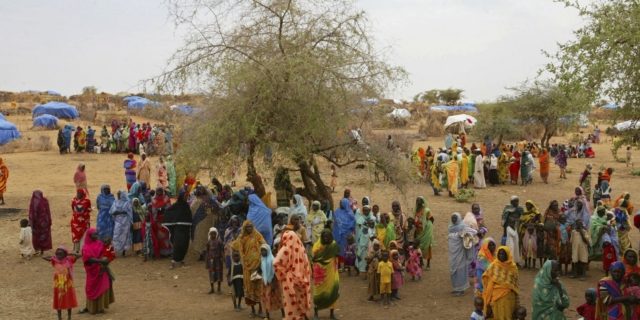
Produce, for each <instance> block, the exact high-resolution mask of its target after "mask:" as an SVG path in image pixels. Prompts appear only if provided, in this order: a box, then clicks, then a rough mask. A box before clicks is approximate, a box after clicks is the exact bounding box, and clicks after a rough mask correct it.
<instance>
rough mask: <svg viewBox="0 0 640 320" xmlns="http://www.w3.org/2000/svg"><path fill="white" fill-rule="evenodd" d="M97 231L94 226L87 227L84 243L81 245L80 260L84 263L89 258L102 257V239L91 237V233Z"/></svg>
mask: <svg viewBox="0 0 640 320" xmlns="http://www.w3.org/2000/svg"><path fill="white" fill-rule="evenodd" d="M96 232H98V230H96V228H89V230H87V233H86V235H85V237H84V245H83V246H82V261H83V262H84V263H85V264H86V263H87V261H89V259H91V258H96V259H99V258H101V257H102V249H103V248H104V244H103V243H102V241H100V240H99V239H98V240H93V239H91V235H92V234H94V233H96Z"/></svg>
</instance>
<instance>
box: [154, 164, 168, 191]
mask: <svg viewBox="0 0 640 320" xmlns="http://www.w3.org/2000/svg"><path fill="white" fill-rule="evenodd" d="M156 174H157V177H158V186H160V187H162V189H164V190H168V189H169V181H168V179H167V164H166V163H164V162H158V164H157V165H156Z"/></svg>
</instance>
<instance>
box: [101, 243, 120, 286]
mask: <svg viewBox="0 0 640 320" xmlns="http://www.w3.org/2000/svg"><path fill="white" fill-rule="evenodd" d="M102 243H103V245H104V247H103V248H102V260H109V262H112V261H113V259H115V257H116V254H115V252H114V249H113V246H112V245H111V237H110V236H104V237H103V238H102ZM102 271H106V272H107V273H109V278H111V281H114V280H115V279H116V277H115V274H114V273H113V272H112V271H111V268H110V267H109V265H102ZM102 271H100V273H102Z"/></svg>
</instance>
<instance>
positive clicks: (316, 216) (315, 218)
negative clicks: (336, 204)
mask: <svg viewBox="0 0 640 320" xmlns="http://www.w3.org/2000/svg"><path fill="white" fill-rule="evenodd" d="M314 205H317V206H318V210H313V206H314ZM356 218H357V217H356ZM326 222H327V216H326V215H325V214H324V212H323V211H322V209H320V201H313V203H312V204H311V208H310V210H309V215H308V216H307V223H306V225H307V227H308V228H309V230H310V231H311V232H310V234H309V237H310V238H311V239H312V240H311V241H313V242H316V241H317V240H318V239H320V234H321V233H322V230H323V229H324V225H325V224H326ZM314 223H315V225H314Z"/></svg>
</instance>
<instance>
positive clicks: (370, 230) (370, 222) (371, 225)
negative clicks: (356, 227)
mask: <svg viewBox="0 0 640 320" xmlns="http://www.w3.org/2000/svg"><path fill="white" fill-rule="evenodd" d="M376 237H377V234H376V221H375V220H374V219H367V224H366V226H365V227H363V228H362V234H361V235H360V238H359V239H358V266H359V268H360V269H361V270H360V275H361V276H363V277H362V280H367V260H366V259H367V255H368V254H369V246H370V245H371V241H373V240H374V239H376ZM361 261H362V262H361ZM363 266H364V267H363Z"/></svg>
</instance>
